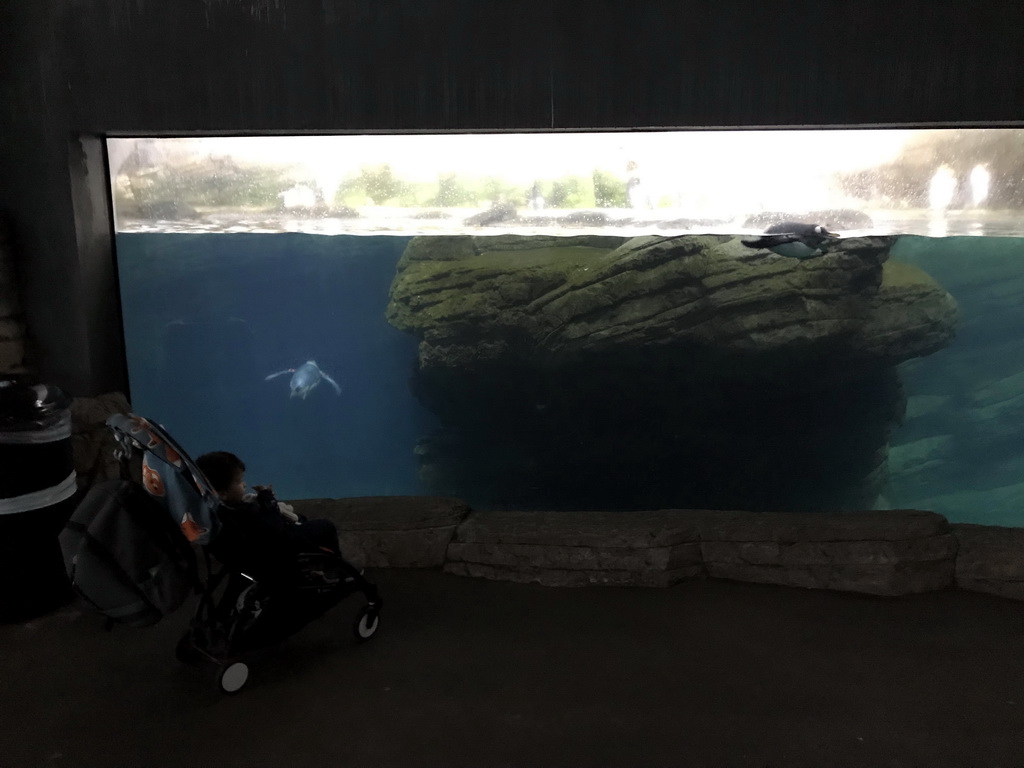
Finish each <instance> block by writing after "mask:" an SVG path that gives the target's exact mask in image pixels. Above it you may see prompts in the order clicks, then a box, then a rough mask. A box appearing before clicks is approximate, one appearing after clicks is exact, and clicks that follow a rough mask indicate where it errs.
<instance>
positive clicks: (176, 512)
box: [106, 413, 220, 546]
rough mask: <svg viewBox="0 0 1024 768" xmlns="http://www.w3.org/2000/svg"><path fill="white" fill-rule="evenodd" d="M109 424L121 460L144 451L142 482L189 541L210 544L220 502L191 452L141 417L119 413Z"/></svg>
mask: <svg viewBox="0 0 1024 768" xmlns="http://www.w3.org/2000/svg"><path fill="white" fill-rule="evenodd" d="M106 423H107V426H108V427H110V429H111V431H112V432H113V433H114V437H115V439H116V440H117V442H118V453H117V455H118V458H119V459H121V460H126V459H128V458H129V457H131V456H132V454H133V453H134V451H136V450H138V451H141V452H142V485H143V487H144V488H145V489H146V491H147V492H149V494H150V496H152V497H153V498H154V499H156V501H157V502H158V503H159V504H160V505H161V506H162V507H163V508H164V509H166V510H167V513H168V514H169V515H170V516H171V517H172V518H173V520H174V522H175V523H176V524H177V525H178V526H179V527H180V528H181V531H182V533H184V534H185V537H186V538H187V539H188V540H189V541H190V542H192V543H194V544H199V545H202V546H205V545H207V544H209V543H210V540H211V538H212V537H213V536H214V535H216V533H217V529H218V527H219V522H218V519H217V515H216V511H217V507H218V505H219V504H220V501H219V500H218V498H217V495H216V494H215V493H214V491H213V488H211V487H210V485H209V483H208V482H207V480H206V478H205V476H204V475H203V473H202V472H201V471H200V470H199V468H198V467H197V466H196V465H195V464H194V463H193V462H192V460H191V459H190V458H189V457H188V454H187V453H185V451H183V450H182V449H181V447H180V446H179V445H178V444H177V443H176V442H175V441H174V439H173V438H172V437H171V436H170V435H168V434H167V432H166V430H164V428H163V427H161V426H160V425H159V424H155V423H153V422H151V421H149V420H148V419H144V418H142V417H141V416H136V415H135V414H127V415H125V414H122V413H117V414H114V415H113V416H111V417H110V418H108V419H107V422H106Z"/></svg>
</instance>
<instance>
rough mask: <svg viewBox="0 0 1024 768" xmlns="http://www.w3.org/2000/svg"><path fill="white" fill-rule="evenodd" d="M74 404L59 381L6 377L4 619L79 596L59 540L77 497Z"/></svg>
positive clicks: (1, 518)
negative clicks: (36, 381)
mask: <svg viewBox="0 0 1024 768" xmlns="http://www.w3.org/2000/svg"><path fill="white" fill-rule="evenodd" d="M70 406H71V399H70V398H69V397H68V396H67V395H66V394H65V393H64V392H62V391H61V390H59V389H57V388H56V387H51V386H47V385H45V384H29V383H27V382H21V381H18V380H12V379H2V380H0V623H12V622H17V621H24V620H26V619H30V618H33V617H35V616H40V615H42V614H44V613H47V612H49V611H52V610H54V609H55V608H58V607H59V606H62V605H65V604H66V603H68V602H69V601H70V600H71V599H72V598H73V597H74V591H73V590H72V588H71V584H70V583H69V582H68V577H67V573H66V572H65V569H64V557H63V555H62V554H61V549H60V544H59V542H58V540H57V536H58V535H59V534H60V532H61V529H62V528H63V527H64V523H66V522H67V520H68V518H69V517H70V516H71V513H72V512H73V511H74V508H75V505H76V503H77V502H78V494H77V493H76V490H77V488H76V485H77V484H76V478H75V465H74V459H73V456H72V452H71V409H70Z"/></svg>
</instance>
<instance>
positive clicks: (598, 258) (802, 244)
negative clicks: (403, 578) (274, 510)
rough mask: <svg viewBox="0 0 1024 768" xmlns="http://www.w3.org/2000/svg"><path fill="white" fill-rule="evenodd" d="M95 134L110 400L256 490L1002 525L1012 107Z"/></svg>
mask: <svg viewBox="0 0 1024 768" xmlns="http://www.w3.org/2000/svg"><path fill="white" fill-rule="evenodd" d="M108 150H109V158H110V166H111V180H112V186H113V190H112V192H113V198H114V207H115V216H116V225H117V258H118V265H119V271H120V280H121V291H122V300H123V311H124V325H125V334H126V344H127V350H128V362H129V376H130V384H131V391H132V400H133V407H134V408H135V410H136V411H137V412H139V413H141V414H143V415H146V416H150V417H152V418H154V419H156V420H157V421H159V422H161V423H163V424H164V426H166V427H167V428H168V430H169V431H170V432H171V433H172V434H174V435H175V436H177V437H178V439H179V440H180V441H181V442H182V443H183V444H184V445H185V447H186V448H187V449H188V450H189V451H190V452H191V453H193V454H199V453H203V452H205V451H208V450H215V449H223V450H230V451H233V452H235V453H237V454H239V455H240V456H241V457H242V458H243V459H244V460H245V461H246V463H247V464H248V465H249V477H250V480H251V481H252V482H272V483H273V484H274V486H275V490H276V491H277V492H278V495H279V496H281V497H282V498H301V497H316V496H358V495H389V494H410V493H444V494H452V495H458V496H461V497H463V498H466V499H467V500H469V501H470V503H472V504H474V505H476V506H478V507H480V508H500V507H511V508H524V509H525V508H551V509H555V508H576V509H583V508H605V509H624V510H625V509H638V508H657V507H681V506H686V507H708V508H745V509H776V510H815V511H823V512H827V511H835V510H843V509H855V508H894V507H917V508H923V509H934V510H936V511H939V512H942V513H943V514H945V515H947V516H948V517H949V518H950V519H951V520H953V521H964V522H982V523H989V524H1005V525H1022V524H1024V481H1021V480H1020V478H1021V477H1022V474H1021V471H1020V470H1021V469H1022V468H1024V433H1022V430H1021V428H1020V427H1019V425H1020V424H1021V423H1024V309H1021V308H1020V305H1019V302H1018V300H1017V296H1018V295H1020V293H1021V290H1022V289H1024V273H1022V268H1021V264H1022V263H1024V262H1022V257H1024V222H1022V217H1021V211H1022V209H1024V131H1022V130H1019V129H960V130H881V129H879V130H805V131H731V132H724V131H690V132H622V133H575V134H570V133H546V134H472V135H456V134H445V135H359V136H301V137H288V136H260V137H204V138H173V139H171V138H159V139H154V138H121V139H111V140H109V142H108ZM816 227H817V228H818V229H815V228H816Z"/></svg>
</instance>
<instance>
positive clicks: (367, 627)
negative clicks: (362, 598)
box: [352, 605, 380, 643]
mask: <svg viewBox="0 0 1024 768" xmlns="http://www.w3.org/2000/svg"><path fill="white" fill-rule="evenodd" d="M379 625H380V614H379V613H378V612H377V611H376V610H375V609H371V608H370V606H368V605H367V606H365V607H364V608H363V610H361V611H360V612H359V616H358V617H357V618H356V621H355V623H354V624H353V625H352V632H353V634H355V636H356V640H358V641H359V642H360V643H361V642H364V641H365V640H369V639H370V638H371V637H373V636H374V635H375V634H377V627H378V626H379Z"/></svg>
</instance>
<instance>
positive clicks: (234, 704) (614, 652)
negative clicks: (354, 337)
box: [0, 571, 1024, 768]
mask: <svg viewBox="0 0 1024 768" xmlns="http://www.w3.org/2000/svg"><path fill="white" fill-rule="evenodd" d="M372 577H373V578H374V580H376V581H377V582H378V583H379V584H380V586H381V589H382V594H383V595H384V597H385V600H386V605H385V609H384V614H383V616H382V620H381V629H380V632H379V634H378V635H377V637H376V638H374V640H372V641H371V642H369V643H366V644H363V645H356V644H355V643H354V642H353V641H352V639H351V634H350V630H349V622H350V618H351V617H352V616H353V615H354V613H355V610H356V609H357V608H358V605H359V598H356V597H353V598H351V599H350V600H348V601H346V602H345V603H343V604H342V605H341V606H339V608H338V609H336V610H335V611H332V612H331V613H329V614H328V615H327V616H326V617H324V618H323V619H320V620H319V621H317V622H316V623H314V624H312V625H310V626H309V627H307V628H306V629H305V630H303V631H302V632H301V633H300V634H298V635H296V636H295V637H293V638H292V639H291V640H289V641H288V642H287V643H286V644H285V645H284V646H282V647H281V648H280V649H278V650H276V651H274V652H272V653H270V654H268V655H267V656H266V658H265V659H263V660H262V661H260V662H259V663H257V664H256V665H254V668H253V671H252V674H251V676H250V681H249V684H248V685H247V686H246V688H245V689H244V690H243V691H242V692H241V693H240V694H238V695H237V696H233V697H231V696H223V695H221V694H220V693H219V692H217V690H216V689H215V687H214V683H213V669H212V668H211V667H203V666H200V667H187V666H183V665H181V664H179V663H178V662H177V661H176V660H175V658H174V655H173V648H174V644H175V641H176V639H177V637H178V635H179V634H180V632H181V630H182V628H183V627H184V625H185V624H186V622H187V620H188V615H187V611H184V610H183V611H182V612H180V614H179V615H175V616H173V617H171V619H168V620H166V621H165V622H164V623H161V624H160V625H158V626H156V627H153V628H149V629H141V630H139V629H135V630H133V629H127V628H116V629H115V630H114V631H113V632H111V633H106V632H104V631H103V628H102V622H101V621H100V619H99V618H98V617H97V616H96V615H95V614H93V613H90V612H81V611H80V610H79V609H78V608H75V607H74V606H70V607H68V608H66V609H63V610H61V611H59V612H57V613H55V614H53V615H50V616H47V617H45V618H42V619H38V620H36V621H33V622H30V623H28V624H24V625H17V626H6V627H0V707H2V716H0V766H2V768H15V767H16V766H62V765H63V766H83V767H85V766H103V767H104V768H109V767H110V766H152V767H159V766H190V767H191V766H217V767H218V768H228V767H230V766H275V767H276V766H318V767H320V766H344V767H345V768H356V767H357V766H373V767H375V768H385V767H386V766H445V767H447V766H474V767H476V766H530V767H531V768H533V767H535V766H630V767H632V766H645V767H646V766H661V765H664V766H687V767H690V766H693V767H696V766H730V767H732V766H736V767H741V766H757V767H758V768H763V767H764V766H828V767H829V768H838V767H839V766H886V767H887V768H895V767H897V766H928V767H929V768H940V767H941V766H957V767H963V766H1019V765H1024V664H1022V660H1024V605H1022V604H1020V603H1016V602H1012V601H1009V600H1003V599H999V598H995V597H990V596H986V595H981V594H973V593H967V592H957V591H949V592H943V593H934V594H928V595H922V596H917V597H910V598H902V599H881V598H868V597H862V596H854V595H844V594H835V593H827V592H812V591H803V590H797V589H786V588H776V587H765V586H756V585H749V584H730V583H724V582H716V581H704V582H696V583H690V584H683V585H680V586H678V587H675V588H672V589H667V590H658V589H639V588H638V589H623V588H590V589H551V588H543V587H534V586H522V585H514V584H505V583H495V582H486V581H478V580H471V579H461V578H457V577H452V576H446V575H443V574H441V573H438V572H433V571H380V572H376V573H374V574H372Z"/></svg>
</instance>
